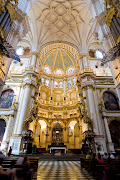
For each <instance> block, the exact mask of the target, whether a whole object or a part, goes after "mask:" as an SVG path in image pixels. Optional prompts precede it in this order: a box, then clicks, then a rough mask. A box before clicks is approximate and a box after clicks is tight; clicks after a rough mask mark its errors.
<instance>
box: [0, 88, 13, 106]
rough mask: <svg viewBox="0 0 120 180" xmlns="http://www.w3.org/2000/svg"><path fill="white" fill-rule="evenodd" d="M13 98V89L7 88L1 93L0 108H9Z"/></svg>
mask: <svg viewBox="0 0 120 180" xmlns="http://www.w3.org/2000/svg"><path fill="white" fill-rule="evenodd" d="M13 98H14V91H13V90H11V89H9V90H6V91H4V92H3V93H2V95H1V98H0V108H10V107H11V106H12V102H13Z"/></svg>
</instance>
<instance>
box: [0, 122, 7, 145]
mask: <svg viewBox="0 0 120 180" xmlns="http://www.w3.org/2000/svg"><path fill="white" fill-rule="evenodd" d="M5 127H6V122H5V120H4V119H0V145H1V142H2V140H3V136H4V132H5Z"/></svg>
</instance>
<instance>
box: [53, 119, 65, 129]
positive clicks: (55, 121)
mask: <svg viewBox="0 0 120 180" xmlns="http://www.w3.org/2000/svg"><path fill="white" fill-rule="evenodd" d="M57 122H59V123H60V124H62V126H63V128H64V127H65V125H64V123H63V122H62V121H61V120H58V121H57V120H54V121H53V122H52V124H51V127H52V128H53V125H54V124H55V123H57Z"/></svg>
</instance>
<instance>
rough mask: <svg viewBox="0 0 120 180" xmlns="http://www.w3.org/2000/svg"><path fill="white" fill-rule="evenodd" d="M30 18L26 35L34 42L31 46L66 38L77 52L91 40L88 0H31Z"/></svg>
mask: <svg viewBox="0 0 120 180" xmlns="http://www.w3.org/2000/svg"><path fill="white" fill-rule="evenodd" d="M29 20H30V27H31V31H30V32H29V33H28V34H27V36H26V39H27V40H28V39H29V40H30V41H31V42H32V43H34V49H36V48H37V49H41V48H42V47H44V46H45V45H47V44H50V43H53V42H65V43H69V44H72V45H73V46H74V47H77V49H78V50H79V52H80V51H81V50H82V51H85V49H86V48H88V46H89V45H90V44H91V43H93V41H94V36H93V35H92V26H93V18H92V14H91V10H90V4H89V3H88V0H34V2H33V5H32V7H31V10H30V13H29Z"/></svg>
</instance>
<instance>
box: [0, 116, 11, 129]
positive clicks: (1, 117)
mask: <svg viewBox="0 0 120 180" xmlns="http://www.w3.org/2000/svg"><path fill="white" fill-rule="evenodd" d="M0 119H4V120H5V122H6V127H7V124H8V120H9V118H7V117H6V116H3V115H0Z"/></svg>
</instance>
